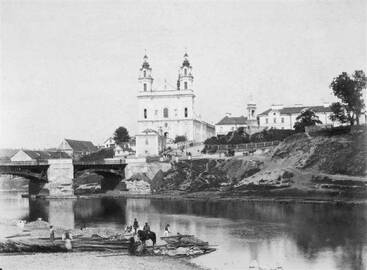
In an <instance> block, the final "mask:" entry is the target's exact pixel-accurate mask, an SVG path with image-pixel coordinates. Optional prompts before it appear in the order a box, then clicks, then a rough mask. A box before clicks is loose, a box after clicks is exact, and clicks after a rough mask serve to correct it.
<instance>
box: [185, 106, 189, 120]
mask: <svg viewBox="0 0 367 270" xmlns="http://www.w3.org/2000/svg"><path fill="white" fill-rule="evenodd" d="M187 116H188V111H187V108H185V117H186V118H187Z"/></svg>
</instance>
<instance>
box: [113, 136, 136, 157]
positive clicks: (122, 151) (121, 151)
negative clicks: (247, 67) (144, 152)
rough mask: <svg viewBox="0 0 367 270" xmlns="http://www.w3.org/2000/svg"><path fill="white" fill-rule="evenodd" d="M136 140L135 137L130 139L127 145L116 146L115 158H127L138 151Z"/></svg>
mask: <svg viewBox="0 0 367 270" xmlns="http://www.w3.org/2000/svg"><path fill="white" fill-rule="evenodd" d="M135 146H136V139H135V137H132V138H130V140H129V141H128V142H126V143H122V144H121V145H116V146H115V157H126V156H128V155H132V154H134V153H135V151H136V147H135Z"/></svg>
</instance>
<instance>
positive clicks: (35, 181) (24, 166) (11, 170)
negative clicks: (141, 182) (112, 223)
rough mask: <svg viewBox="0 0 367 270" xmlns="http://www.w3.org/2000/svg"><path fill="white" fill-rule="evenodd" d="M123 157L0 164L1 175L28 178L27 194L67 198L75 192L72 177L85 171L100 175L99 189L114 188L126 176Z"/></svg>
mask: <svg viewBox="0 0 367 270" xmlns="http://www.w3.org/2000/svg"><path fill="white" fill-rule="evenodd" d="M126 165H127V164H126V162H125V160H108V161H105V160H102V161H98V162H78V161H73V160H72V159H49V160H45V161H21V162H9V163H0V174H7V175H15V176H21V177H24V178H27V179H29V194H30V195H38V194H43V195H49V196H52V197H70V196H73V195H74V189H73V179H74V178H75V177H76V175H77V174H78V173H80V172H82V171H85V170H88V171H90V172H94V173H96V174H99V175H101V176H103V180H102V184H101V189H102V190H104V191H106V190H109V189H113V188H114V187H115V186H116V185H117V184H118V183H119V182H120V181H121V179H123V178H125V167H126Z"/></svg>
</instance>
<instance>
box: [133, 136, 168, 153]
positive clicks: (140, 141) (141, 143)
mask: <svg viewBox="0 0 367 270" xmlns="http://www.w3.org/2000/svg"><path fill="white" fill-rule="evenodd" d="M165 147H166V138H165V137H164V136H163V135H162V134H159V132H157V131H155V130H153V129H146V130H144V131H143V132H142V133H141V134H138V135H136V156H137V157H140V156H158V155H159V154H160V153H161V152H162V151H163V150H164V149H165Z"/></svg>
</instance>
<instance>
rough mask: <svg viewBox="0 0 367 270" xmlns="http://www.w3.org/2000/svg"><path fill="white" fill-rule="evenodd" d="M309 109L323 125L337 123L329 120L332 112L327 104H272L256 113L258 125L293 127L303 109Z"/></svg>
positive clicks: (281, 127)
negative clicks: (286, 105) (287, 105)
mask: <svg viewBox="0 0 367 270" xmlns="http://www.w3.org/2000/svg"><path fill="white" fill-rule="evenodd" d="M306 109H311V110H312V111H314V112H315V114H316V116H317V117H318V118H319V120H320V121H321V122H322V123H323V124H324V125H333V126H334V125H338V123H337V122H335V121H332V120H330V115H331V113H332V111H331V109H330V105H329V104H326V103H325V104H324V105H319V106H303V105H295V106H289V107H285V106H283V105H272V106H271V108H269V109H267V110H266V111H264V112H262V113H260V114H259V115H258V118H259V124H260V126H263V127H267V128H277V129H293V126H294V123H295V122H296V118H297V116H298V115H300V114H301V112H302V111H303V110H306Z"/></svg>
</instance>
